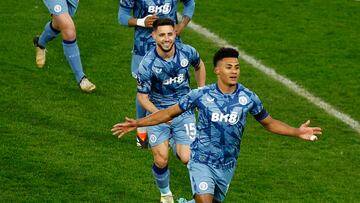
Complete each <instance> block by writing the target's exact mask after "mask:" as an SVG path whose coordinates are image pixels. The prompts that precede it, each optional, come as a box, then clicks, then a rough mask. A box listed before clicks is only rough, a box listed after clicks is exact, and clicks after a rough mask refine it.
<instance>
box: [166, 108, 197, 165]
mask: <svg viewBox="0 0 360 203" xmlns="http://www.w3.org/2000/svg"><path fill="white" fill-rule="evenodd" d="M171 126H172V127H173V137H172V139H173V141H174V143H175V146H176V149H174V148H173V145H172V148H173V151H175V152H176V156H177V157H178V158H179V159H180V160H181V162H183V163H184V164H187V163H188V161H189V159H190V153H191V151H190V144H191V143H192V142H193V141H194V140H195V137H196V119H195V115H194V114H193V113H190V112H186V113H184V114H182V115H180V116H178V117H176V118H174V119H173V121H172V123H171Z"/></svg>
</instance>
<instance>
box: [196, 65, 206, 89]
mask: <svg viewBox="0 0 360 203" xmlns="http://www.w3.org/2000/svg"><path fill="white" fill-rule="evenodd" d="M195 80H196V83H197V86H198V87H203V86H205V81H206V70H205V64H204V62H203V61H202V60H201V59H200V63H199V65H198V66H197V67H195Z"/></svg>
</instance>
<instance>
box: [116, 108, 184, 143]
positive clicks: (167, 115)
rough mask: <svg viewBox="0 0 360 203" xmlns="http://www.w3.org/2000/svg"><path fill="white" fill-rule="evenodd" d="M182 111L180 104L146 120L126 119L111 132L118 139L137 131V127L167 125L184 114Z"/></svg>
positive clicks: (156, 113)
mask: <svg viewBox="0 0 360 203" xmlns="http://www.w3.org/2000/svg"><path fill="white" fill-rule="evenodd" d="M182 112H183V111H182V109H181V108H180V106H179V105H178V104H175V105H173V106H171V107H169V108H166V109H163V110H159V111H157V112H155V113H153V114H151V115H149V116H147V117H145V118H142V119H138V120H134V119H131V118H127V117H126V118H125V120H126V121H125V122H123V123H117V124H115V125H114V126H113V128H112V129H111V131H112V132H113V135H117V136H118V138H121V137H122V136H123V135H125V134H126V133H128V132H131V131H133V130H135V129H136V128H137V127H144V126H152V125H157V124H160V123H166V122H168V121H170V120H172V119H173V118H174V117H176V116H178V115H180V114H181V113H182Z"/></svg>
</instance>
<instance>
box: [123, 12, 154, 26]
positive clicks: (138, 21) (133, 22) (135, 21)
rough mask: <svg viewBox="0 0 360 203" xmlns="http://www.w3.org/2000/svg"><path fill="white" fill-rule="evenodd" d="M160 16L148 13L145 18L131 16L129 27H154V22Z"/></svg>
mask: <svg viewBox="0 0 360 203" xmlns="http://www.w3.org/2000/svg"><path fill="white" fill-rule="evenodd" d="M158 18H159V17H158V16H156V15H148V16H145V17H144V18H134V17H132V18H130V19H129V20H128V26H129V27H135V26H142V27H147V28H152V25H153V22H154V21H155V20H156V19H158Z"/></svg>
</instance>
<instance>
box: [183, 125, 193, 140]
mask: <svg viewBox="0 0 360 203" xmlns="http://www.w3.org/2000/svg"><path fill="white" fill-rule="evenodd" d="M184 127H185V129H186V134H187V135H188V136H189V137H190V139H195V135H196V127H195V123H186V124H184Z"/></svg>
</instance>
